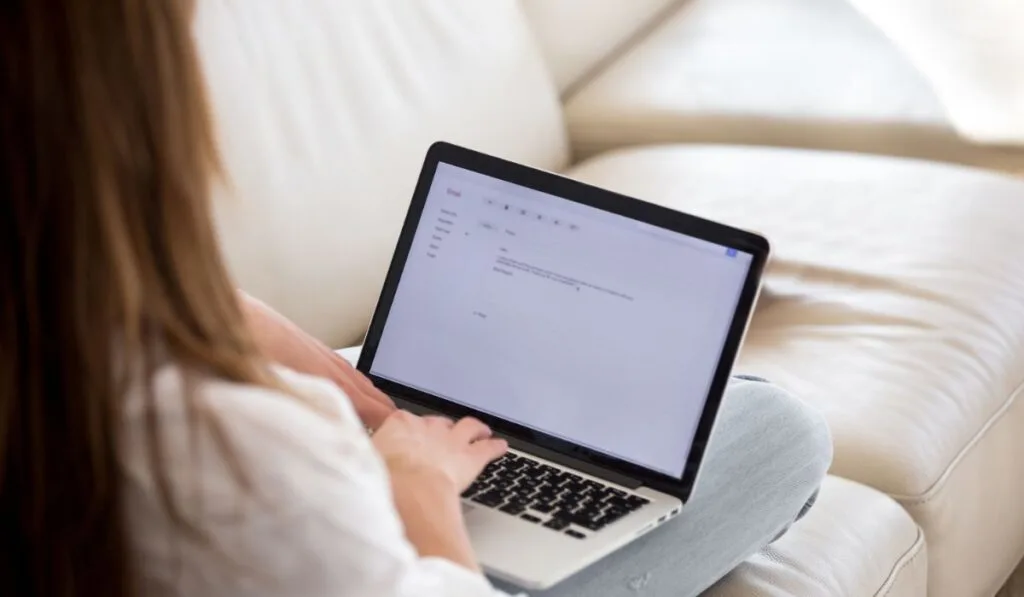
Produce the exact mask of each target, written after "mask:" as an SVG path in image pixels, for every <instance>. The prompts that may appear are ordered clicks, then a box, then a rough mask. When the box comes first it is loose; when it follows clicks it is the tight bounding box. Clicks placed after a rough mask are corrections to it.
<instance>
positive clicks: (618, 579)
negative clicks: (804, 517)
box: [496, 379, 832, 597]
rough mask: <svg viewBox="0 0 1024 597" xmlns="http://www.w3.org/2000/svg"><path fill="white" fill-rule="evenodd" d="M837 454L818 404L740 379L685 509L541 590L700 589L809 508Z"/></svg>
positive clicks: (646, 592)
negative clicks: (814, 407) (812, 406)
mask: <svg viewBox="0 0 1024 597" xmlns="http://www.w3.org/2000/svg"><path fill="white" fill-rule="evenodd" d="M831 458H832V443H831V437H830V436H829V433H828V427H827V426H826V424H825V421H824V419H823V418H822V417H821V415H820V414H818V413H816V412H815V411H813V410H811V409H810V408H809V407H807V406H805V405H804V404H803V403H802V402H800V401H799V400H797V399H795V398H793V397H792V396H790V395H788V394H786V393H785V392H784V391H782V390H780V389H778V388H776V387H775V386H772V385H770V384H767V383H764V382H759V381H751V380H741V379H737V380H735V381H734V382H733V383H732V384H731V385H730V387H729V390H728V391H727V393H726V397H725V399H724V401H723V403H722V407H721V409H720V411H719V418H718V421H717V423H716V425H715V429H714V431H713V432H712V436H711V440H710V442H709V444H708V450H707V453H706V455H705V457H704V463H703V466H702V467H701V472H700V475H699V476H698V480H697V485H696V487H695V488H694V492H693V496H692V497H691V498H690V500H689V501H688V502H687V503H686V505H685V506H684V507H683V511H682V513H681V514H680V515H679V516H678V517H676V518H675V519H674V520H672V521H671V522H669V523H667V524H665V525H664V526H663V527H661V528H659V529H656V530H655V531H653V532H651V533H650V534H648V535H647V536H646V537H644V538H642V539H639V540H637V541H635V542H633V543H632V544H630V545H628V546H627V547H625V548H623V549H621V550H619V551H618V552H616V553H614V554H612V555H611V556H608V557H607V558H605V559H603V560H601V562H600V564H598V565H594V566H591V567H590V568H588V569H586V570H584V571H582V572H580V573H579V574H577V575H576V576H574V577H572V578H570V579H568V580H566V581H565V582H563V583H561V584H559V585H558V586H556V587H554V588H553V589H550V590H548V591H544V592H540V593H534V595H536V596H538V597H583V596H586V597H619V596H623V597H624V596H629V597H640V596H646V597H663V596H664V597H667V596H669V595H671V596H672V597H685V596H688V595H696V594H698V593H700V592H701V591H703V590H704V589H706V588H708V587H709V586H711V585H712V584H714V583H715V582H716V581H718V580H719V579H720V578H721V577H722V576H724V575H725V574H727V573H728V572H729V571H730V570H732V569H733V568H735V567H736V566H737V565H739V564H740V562H742V561H744V560H745V559H746V558H748V557H749V556H750V555H752V554H754V553H756V552H757V551H758V550H760V549H761V548H762V547H764V546H765V545H767V544H769V543H771V541H773V540H774V539H775V538H776V537H778V536H779V535H780V534H781V533H783V532H784V531H785V529H786V528H788V526H789V525H790V524H791V523H792V522H793V521H794V520H795V519H796V518H798V517H799V516H800V515H801V513H802V512H803V511H804V509H805V507H806V506H807V505H808V504H809V503H810V502H811V500H812V499H813V496H814V495H815V494H816V491H817V488H818V486H819V485H820V484H821V481H822V479H823V478H824V476H825V473H826V471H827V469H828V466H829V464H830V462H831ZM496 584H498V586H501V584H500V583H496ZM501 588H505V589H510V587H507V586H501Z"/></svg>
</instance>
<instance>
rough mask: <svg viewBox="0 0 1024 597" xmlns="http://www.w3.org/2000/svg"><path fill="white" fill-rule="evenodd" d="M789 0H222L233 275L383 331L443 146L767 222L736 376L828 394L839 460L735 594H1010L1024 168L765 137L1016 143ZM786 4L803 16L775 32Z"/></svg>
mask: <svg viewBox="0 0 1024 597" xmlns="http://www.w3.org/2000/svg"><path fill="white" fill-rule="evenodd" d="M767 1H768V0H691V1H690V2H679V1H674V0H630V2H629V3H628V4H627V3H625V2H621V3H611V2H607V3H597V2H593V1H587V0H522V2H517V1H515V0H491V1H490V2H478V1H475V0H433V1H431V2H415V3H413V2H400V1H399V0H374V1H373V2H367V1H358V0H301V1H292V2H273V1H271V0H203V1H202V2H200V3H199V7H200V9H199V13H198V15H197V22H196V37H197V39H198V41H199V44H200V51H201V54H202V58H203V61H204V65H205V68H206V72H207V77H208V79H209V81H210V87H211V97H212V100H213V103H214V108H215V114H216V121H217V127H218V130H219V135H220V140H221V146H222V152H223V160H224V164H225V170H226V172H227V174H228V179H227V180H226V181H225V185H224V186H223V188H222V189H220V195H221V196H220V197H219V198H218V201H217V210H218V220H219V222H220V228H221V233H222V239H223V243H224V247H225V250H226V252H227V254H228V258H229V261H230V263H231V266H232V269H233V272H234V274H235V275H236V277H237V278H238V281H239V283H240V285H241V286H243V287H244V288H245V289H247V290H248V291H250V292H252V293H253V294H255V295H256V296H259V297H261V298H263V299H264V300H266V301H268V302H269V303H270V304H272V305H274V306H276V307H277V308H279V309H280V310H281V311H283V312H284V313H285V314H287V315H288V316H290V317H292V318H293V319H295V320H296V321H297V322H299V323H300V324H301V325H303V326H304V327H305V328H307V329H309V330H310V331H312V332H313V333H315V334H316V335H318V336H319V337H321V338H322V339H324V340H325V341H327V342H329V343H331V344H333V345H335V346H338V347H341V346H348V345H352V344H355V343H358V342H359V340H360V337H361V334H362V332H363V330H364V327H365V325H366V323H367V320H368V317H369V314H370V312H371V310H372V308H373V304H374V301H375V299H376V295H377V292H378V290H379V288H380V284H381V282H382V279H383V274H384V269H385V267H386V264H387V261H388V259H389V257H390V255H391V251H392V248H393V244H394V242H395V240H396V237H397V232H398V229H399V226H400V223H401V218H402V216H403V214H404V210H405V207H406V205H407V202H408V200H409V197H410V195H411V192H412V188H413V184H414V181H415V174H416V173H417V171H418V167H419V162H420V160H421V159H422V156H423V153H424V151H425V149H426V147H427V146H428V145H429V143H431V142H432V141H434V140H437V139H446V140H450V141H453V142H457V143H462V144H466V145H469V146H472V147H475V148H478V149H481V150H484V151H488V152H492V153H496V154H499V155H502V156H504V157H507V158H510V159H514V160H519V161H523V162H526V163H530V164H533V165H535V166H539V167H542V168H546V169H550V170H557V171H563V172H565V173H567V174H568V175H569V176H574V177H578V178H581V179H583V180H586V181H589V182H592V183H595V184H598V185H602V186H606V187H609V188H612V189H615V190H618V191H621V192H625V193H627V194H632V195H635V196H639V197H642V198H645V199H648V200H651V201H655V202H658V203H662V204H665V205H669V206H672V207H676V208H679V209H684V210H687V211H691V212H695V213H698V214H701V215H704V216H709V217H712V218H716V219H721V220H724V221H728V222H731V223H734V224H737V225H740V226H744V227H748V228H753V229H757V230H759V231H762V232H764V233H765V234H767V235H768V236H769V237H770V238H771V239H772V241H773V244H774V246H775V247H776V249H777V255H776V258H775V259H774V261H773V263H772V265H771V268H770V271H769V275H768V277H767V282H766V293H765V297H764V299H763V300H762V302H761V304H760V306H759V308H758V313H757V315H756V317H755V321H754V324H753V325H752V329H751V333H750V338H749V341H748V343H747V346H746V347H745V349H744V353H743V356H742V359H741V363H740V364H739V367H738V368H739V369H740V370H742V371H744V372H749V373H754V374H758V375H762V376H765V377H768V378H771V379H773V380H774V381H776V382H778V383H780V384H782V385H784V386H786V387H788V388H790V389H791V390H792V391H793V392H795V393H796V394H797V395H799V396H801V397H802V398H804V399H805V400H806V401H807V402H808V403H809V404H812V405H814V406H815V407H817V408H820V409H821V410H822V411H823V412H824V413H825V415H826V416H827V418H828V420H829V422H830V425H831V427H832V431H833V434H834V437H835V443H836V459H835V464H834V466H833V469H832V471H831V472H832V475H833V476H832V477H830V478H829V479H828V480H827V482H826V483H825V486H824V488H823V492H822V496H821V499H820V500H819V502H818V504H817V505H816V506H815V508H813V509H812V511H811V513H810V515H809V516H808V518H806V519H805V520H803V521H801V523H799V524H798V525H796V526H795V527H794V528H793V530H792V531H791V532H790V533H788V534H787V535H786V536H785V537H783V539H782V540H781V541H779V542H778V543H776V544H775V545H773V546H771V547H770V548H768V549H767V550H765V551H764V552H763V553H762V554H760V555H758V556H756V557H755V558H752V559H751V560H750V561H748V562H747V563H745V564H744V565H742V566H741V567H740V568H739V569H738V570H737V571H735V572H734V573H733V574H732V575H730V576H729V577H728V578H726V579H725V580H724V581H723V582H722V583H721V584H720V585H718V586H716V587H715V588H713V589H712V590H711V591H710V592H709V594H710V595H713V596H725V595H728V596H743V597H753V596H759V597H760V596H766V597H767V596H770V597H776V596H793V597H807V596H818V595H842V596H869V595H879V596H881V595H889V596H892V597H911V596H914V597H918V596H924V595H931V596H934V597H972V596H979V597H982V596H986V597H987V596H991V595H994V594H996V592H997V591H999V590H1000V587H1002V586H1003V585H1004V583H1006V581H1007V579H1008V578H1009V577H1010V575H1011V573H1012V571H1013V570H1014V568H1015V566H1016V565H1017V563H1018V562H1019V561H1020V559H1021V556H1022V555H1024V403H1022V400H1021V399H1020V397H1019V396H1020V394H1021V391H1022V390H1021V388H1022V382H1024V246H1022V244H1021V243H1020V242H1019V241H1018V238H1019V234H1020V233H1019V229H1020V222H1021V221H1024V183H1021V182H1018V181H1016V180H1014V179H1011V178H1008V177H1004V176H1000V175H997V174H994V173H989V172H986V171H981V170H971V169H966V168H963V167H957V166H950V165H944V164H939V163H926V162H919V161H910V160H900V159H893V158H887V157H870V156H863V155H852V154H843V153H830V152H819V151H806V150H792V149H771V148H766V147H754V146H753V145H757V144H769V145H775V146H790V147H793V146H796V147H805V148H812V149H815V148H824V149H836V148H841V149H847V150H856V151H859V152H862V153H874V154H900V155H911V156H916V157H928V158H933V159H935V160H945V161H962V162H967V163H976V164H982V163H983V164H984V165H986V166H989V167H992V168H997V169H1013V168H1015V167H1016V166H1008V164H1009V165H1013V164H1018V163H1020V162H1018V161H1017V160H1018V159H1019V158H1020V157H1021V156H1020V153H1019V152H1016V151H1013V150H995V149H985V148H977V147H972V146H969V144H966V143H964V142H962V141H960V140H958V139H956V138H955V136H953V134H952V133H951V129H949V127H948V125H945V124H943V122H942V120H941V115H940V114H938V113H937V112H936V111H935V107H934V105H932V104H929V103H928V102H929V101H931V100H929V99H928V96H927V92H926V90H922V88H921V86H920V82H919V80H917V79H915V78H914V74H913V71H911V70H910V69H909V68H908V67H906V66H899V58H898V56H887V55H885V52H884V47H885V46H884V44H883V43H882V42H883V41H884V40H882V39H881V38H877V36H872V35H870V34H868V33H866V32H863V31H862V32H860V33H856V34H853V33H850V34H849V35H845V36H844V35H840V34H836V35H828V34H826V33H825V32H823V30H822V28H823V27H825V28H826V31H828V29H827V27H826V26H832V25H835V26H836V27H837V29H836V31H842V30H843V28H844V27H849V28H852V29H851V30H856V31H860V29H859V28H860V27H862V25H863V24H862V23H859V22H856V21H852V22H846V23H845V24H843V21H842V20H843V19H849V18H852V15H851V14H847V12H844V10H843V9H842V6H841V5H840V4H839V3H840V2H841V0H772V1H773V2H775V5H776V6H777V7H778V8H779V11H780V12H779V13H775V12H772V11H769V10H767V9H766V8H764V7H762V4H764V3H767ZM786 19H790V20H792V22H793V23H796V24H797V25H800V24H806V25H807V26H806V27H804V26H800V27H798V28H797V29H794V30H792V31H790V33H791V36H783V39H787V40H788V42H787V43H784V44H781V45H780V44H778V43H775V42H772V41H771V40H768V39H766V38H765V35H767V34H765V33H764V31H765V29H764V28H767V30H772V31H774V30H775V29H780V28H782V29H784V23H783V22H784V21H785V20H786ZM808 19H809V20H808ZM833 20H836V22H835V23H833ZM830 23H831V25H829V24H830ZM851 23H852V24H851ZM773 28H775V29H773ZM780 30H781V29H780ZM803 35H807V36H809V37H800V36H803ZM719 36H721V37H719ZM789 37H791V38H792V39H789ZM808 39H810V40H811V41H808ZM790 42H791V43H790ZM773 44H774V45H773ZM858 44H860V45H858ZM761 46H767V48H766V49H764V50H761V49H759V48H760V47H761ZM853 46H856V48H857V49H853ZM856 52H863V53H867V54H868V55H870V56H872V61H871V64H870V65H869V66H870V68H872V69H876V68H879V69H882V70H881V71H872V72H876V74H877V72H882V75H878V76H875V75H870V73H869V74H867V75H864V78H860V77H859V76H858V77H857V78H855V80H854V81H853V82H852V83H850V84H851V85H853V86H854V89H853V90H854V91H857V90H862V91H863V93H860V94H853V95H855V96H856V97H850V91H851V90H850V89H849V88H848V89H846V90H845V92H844V90H842V89H841V90H839V91H838V92H837V93H838V95H836V96H834V98H839V99H843V100H846V101H843V102H832V101H830V96H829V95H828V94H827V93H826V92H824V91H821V90H816V88H815V87H814V82H815V80H816V78H818V77H824V78H825V81H826V82H835V81H836V80H837V79H836V76H835V74H834V73H832V72H831V71H830V69H829V68H828V64H827V62H828V61H829V60H833V59H834V60H840V59H845V60H851V59H852V58H851V56H853V55H854V54H855V53H856ZM804 53H813V54H814V55H815V56H814V57H809V56H803V54H804ZM759 56H760V57H761V58H764V60H763V61H762V62H758V61H757V59H758V58H759ZM773 56H774V57H776V58H775V59H773V58H772V57H773ZM803 59H806V60H807V61H808V63H807V64H803V63H801V62H800V60H803ZM841 64H845V65H849V64H850V63H849V62H841ZM805 67H806V69H807V74H806V75H802V74H801V73H800V69H801V68H805ZM843 68H846V66H844V67H843ZM865 68H867V67H865ZM676 69H684V70H683V71H678V70H676ZM762 69H763V70H762ZM772 69H774V70H772ZM679 72H685V73H688V74H687V76H677V75H678V74H679ZM772 73H776V74H777V75H778V76H773V74H772ZM698 75H699V76H698ZM790 75H793V76H797V75H801V76H804V79H802V81H804V82H803V83H801V85H803V87H805V88H806V89H795V88H793V87H794V79H792V78H788V77H790ZM883 75H884V76H883ZM673 77H675V78H673ZM858 85H862V86H863V87H860V86H858ZM691 87H692V88H693V89H691ZM864 89H866V91H864ZM808 90H810V92H812V93H814V94H817V95H812V96H811V97H809V98H808V99H806V100H799V99H787V98H797V96H798V95H799V94H798V92H800V91H808ZM690 91H693V92H695V95H693V96H687V95H686V94H687V93H689V92H690ZM844 93H845V95H844ZM758 94H759V95H758ZM887 94H888V95H887ZM686 97H691V100H687V99H686ZM693 98H695V99H693ZM893 98H895V99H893ZM762 100H763V101H762ZM716 102H724V103H721V104H716ZM801 102H803V103H801ZM921 102H923V103H921ZM897 108H898V109H897ZM780 110H781V112H780ZM780 114H783V115H784V116H785V117H784V118H783V117H781V116H779V115H780ZM915 115H916V116H915ZM922 115H923V116H922ZM882 116H884V118H882ZM915 135H916V136H915ZM650 141H657V142H658V143H660V145H657V146H651V145H650V144H649V142H650ZM693 141H702V142H715V143H725V142H728V143H733V144H743V145H747V147H739V146H736V145H715V146H709V145H695V144H692V143H690V142H693ZM573 154H575V155H577V156H581V157H586V159H585V160H583V161H580V162H576V163H574V162H573V159H572V158H571V156H572V155H573ZM1012 585H1013V583H1012V582H1011V584H1010V585H1007V587H1006V588H1005V589H1004V591H1006V592H1007V593H1006V594H1009V591H1011V590H1012V589H1011V588H1010V587H1011V586H1012Z"/></svg>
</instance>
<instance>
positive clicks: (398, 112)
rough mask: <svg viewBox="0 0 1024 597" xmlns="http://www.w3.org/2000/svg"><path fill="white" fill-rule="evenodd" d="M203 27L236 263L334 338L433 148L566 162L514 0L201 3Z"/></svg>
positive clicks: (384, 252)
mask: <svg viewBox="0 0 1024 597" xmlns="http://www.w3.org/2000/svg"><path fill="white" fill-rule="evenodd" d="M195 34H196V38H197V40H198V45H199V48H200V52H201V57H202V60H203V63H204V68H205V70H206V76H207V80H208V84H209V87H210V95H211V99H212V103H213V106H214V111H215V116H216V124H217V129H218V133H219V136H220V143H221V149H222V153H223V161H224V165H225V168H226V171H227V174H228V176H229V181H228V183H229V185H228V186H226V187H225V188H224V189H223V192H222V195H223V196H222V197H220V198H219V199H218V201H217V204H216V207H217V209H218V211H219V214H218V216H219V217H218V220H219V223H220V229H221V233H222V236H223V244H224V248H225V251H226V253H227V256H228V259H229V262H230V266H231V269H232V271H233V272H234V274H235V276H236V277H237V278H238V282H239V284H240V285H241V286H242V287H243V288H245V289H246V290H248V291H250V292H252V293H253V294H255V295H257V296H259V297H260V298H262V299H264V300H265V301H267V302H268V303H270V304H271V305H273V306H274V307H276V308H278V309H280V310H281V311H282V312H284V313H285V314H286V315H288V316H289V317H291V318H293V319H294V320H295V321H297V322H298V323H299V324H300V325H302V326H303V327H305V328H306V329H308V330H310V331H312V332H313V333H315V334H316V335H317V336H319V337H320V338H322V339H324V340H326V341H328V342H330V343H332V344H335V345H344V344H347V343H352V342H354V341H355V340H357V339H358V338H359V337H360V335H361V334H362V332H363V331H364V326H365V325H366V322H367V320H368V319H369V313H370V310H371V309H372V307H373V304H374V302H375V301H376V298H377V292H378V290H379V288H380V286H381V283H382V281H383V276H384V271H385V269H386V266H387V263H388V261H389V259H390V257H391V252H392V249H393V248H394V243H395V240H396V238H397V235H398V230H399V227H400V226H401V223H402V219H403V217H404V215H405V209H406V207H407V205H408V202H409V198H410V197H411V195H412V190H413V187H414V185H415V183H416V177H417V173H418V171H419V166H420V162H421V161H422V159H423V156H424V153H425V151H426V149H427V147H428V145H429V144H430V143H432V142H433V141H436V140H438V139H440V138H444V139H446V140H449V141H454V142H458V143H462V144H465V145H470V146H473V147H476V148H479V149H482V150H484V151H489V152H492V153H498V154H501V155H503V156H506V157H508V158H510V159H514V160H518V161H525V162H528V163H531V164H535V165H538V166H541V167H544V168H549V169H557V168H560V167H561V166H563V165H564V164H565V162H566V158H567V153H566V143H565V138H564V128H563V122H562V116H561V106H560V105H559V103H558V92H557V90H556V89H555V88H554V86H553V85H552V84H551V82H550V80H549V78H548V74H547V68H546V66H545V64H544V60H543V57H542V56H541V55H540V52H539V50H538V49H537V48H536V44H535V41H534V38H533V35H532V33H531V31H530V29H529V25H528V24H527V22H526V20H525V18H524V17H523V15H522V12H521V8H520V6H519V4H518V2H516V1H515V0H498V1H494V2H486V3H483V2H478V1H476V0H444V1H438V2H402V1H399V0H379V1H378V0H374V1H373V2H365V1H360V0H305V1H303V2H246V1H236V0H200V2H198V14H197V19H196V29H195Z"/></svg>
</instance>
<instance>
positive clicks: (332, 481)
mask: <svg viewBox="0 0 1024 597" xmlns="http://www.w3.org/2000/svg"><path fill="white" fill-rule="evenodd" d="M280 374H281V376H282V378H283V379H284V380H285V382H286V383H287V384H288V385H289V386H290V387H292V388H294V389H295V391H296V392H297V393H299V394H300V395H302V396H303V397H304V398H305V399H307V400H310V401H312V402H313V403H315V404H317V405H318V406H319V407H320V408H321V409H323V410H326V411H327V412H328V413H329V414H330V416H324V415H322V414H318V412H317V410H316V409H313V408H310V407H309V406H307V405H306V404H303V403H302V402H301V401H299V400H297V399H296V398H294V397H291V396H287V395H284V394H282V393H279V392H275V391H271V390H267V389H263V388H258V387H253V386H246V385H240V384H234V383H227V382H224V381H219V380H205V381H202V382H201V383H200V385H199V386H198V388H197V390H196V391H197V392H198V395H199V396H200V398H201V403H202V405H203V407H204V408H208V409H209V410H211V411H213V412H215V413H216V415H217V416H218V417H219V418H220V420H221V421H222V422H223V426H224V429H225V430H226V432H227V433H226V435H227V436H228V438H229V440H230V443H231V446H232V449H233V450H234V452H235V453H236V454H237V455H238V457H239V459H240V460H241V462H242V464H243V466H244V467H245V471H246V473H247V474H248V476H249V478H250V479H251V481H252V484H253V487H254V490H255V491H253V492H252V493H251V494H246V493H245V492H244V491H242V490H241V489H240V487H239V486H238V484H237V483H236V482H235V481H234V480H233V479H232V476H231V474H230V472H229V469H228V467H227V466H226V463H225V461H224V460H223V459H222V458H221V456H220V452H219V451H218V450H217V449H216V447H215V444H214V443H213V441H212V435H211V434H210V433H209V432H208V431H207V430H205V429H202V430H200V432H199V433H197V434H196V435H195V436H194V438H192V439H194V441H192V439H190V435H189V432H188V430H189V428H190V427H189V425H188V414H187V412H186V410H185V408H184V402H183V400H182V396H183V394H182V391H183V390H182V377H181V375H180V371H179V370H178V369H177V368H176V367H174V366H167V367H165V368H163V369H162V370H161V371H159V373H158V375H157V376H156V377H155V378H154V383H153V388H154V396H155V403H156V404H157V407H158V412H159V414H160V420H161V425H160V429H161V431H162V433H163V436H164V439H165V447H166V448H165V458H166V462H167V465H168V469H169V472H170V479H171V482H172V484H173V487H174V488H175V491H176V493H177V495H178V499H179V501H180V502H181V503H183V504H184V505H185V506H186V511H187V513H188V515H189V516H191V517H193V520H195V522H197V523H198V524H199V525H200V526H201V527H202V528H203V529H205V530H206V532H207V533H208V535H207V540H208V541H207V543H206V545H203V544H200V543H196V542H193V541H190V540H188V539H186V537H185V536H184V535H183V534H182V532H181V531H180V530H179V529H178V528H177V527H175V526H174V525H172V524H170V521H169V520H168V517H167V515H166V513H165V512H164V510H163V508H162V507H161V505H160V503H159V501H158V499H157V495H158V494H157V491H156V486H155V484H154V478H153V475H152V470H151V468H150V464H149V460H148V458H147V456H146V454H147V450H146V444H145V439H144V438H145V436H144V435H143V434H144V416H143V413H144V410H143V393H142V391H141V389H140V388H134V389H133V390H132V391H131V392H130V393H129V395H128V397H127V404H126V411H125V412H126V418H125V450H124V454H123V459H124V461H125V466H126V469H127V471H128V475H127V479H126V483H127V509H128V516H129V524H130V529H131V534H132V540H133V543H134V548H135V551H136V553H137V555H138V565H139V566H141V571H142V580H143V582H144V586H143V594H145V595H153V596H161V597H163V596H166V597H170V596H181V597H285V596H287V597H313V596H317V597H342V596H344V597H349V596H353V597H354V596H368V597H370V596H372V597H412V596H416V597H424V596H435V595H436V596H442V595H443V596H445V597H485V596H486V597H495V596H496V595H501V593H499V592H497V591H496V590H495V589H493V588H492V587H491V586H490V584H489V583H488V582H487V580H486V579H485V578H484V577H482V576H480V575H478V574H474V573H471V572H469V571H467V570H466V569H464V568H461V567H459V566H456V565H455V564H452V563H450V562H448V561H445V560H441V559H435V558H420V557H419V556H418V555H417V553H416V551H415V550H414V549H413V547H412V546H411V545H410V544H409V542H408V541H407V540H406V538H405V536H404V533H403V528H402V523H401V521H400V519H399V518H398V515H397V513H396V511H395V508H394V506H393V502H392V498H391V493H390V484H389V482H388V477H387V471H386V469H385V468H384V466H383V463H382V462H381V460H380V459H379V457H378V456H377V453H376V451H375V450H374V449H373V446H372V444H371V442H370V441H369V438H368V437H367V435H366V434H365V432H364V431H363V428H362V426H361V425H360V422H359V420H358V418H357V416H356V414H355V411H354V409H353V408H352V406H351V404H350V402H349V401H348V399H347V398H346V397H345V396H344V395H343V394H342V393H341V392H340V391H339V390H338V389H337V388H336V387H335V386H334V385H332V384H330V383H328V382H326V381H324V380H319V379H315V378H310V377H306V376H302V375H299V374H297V373H294V372H291V371H284V370H282V371H280Z"/></svg>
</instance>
